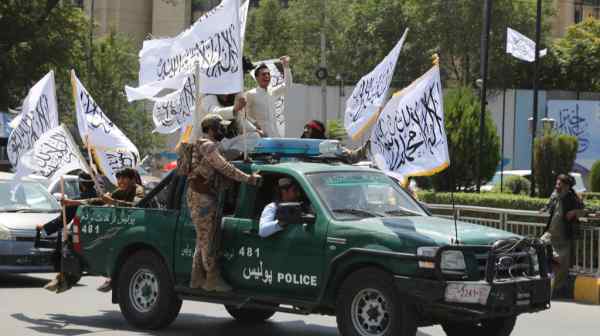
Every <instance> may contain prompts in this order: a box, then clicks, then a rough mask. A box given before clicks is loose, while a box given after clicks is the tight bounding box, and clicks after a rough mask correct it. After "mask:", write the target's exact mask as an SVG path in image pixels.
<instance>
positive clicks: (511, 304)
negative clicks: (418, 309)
mask: <svg viewBox="0 0 600 336" xmlns="http://www.w3.org/2000/svg"><path fill="white" fill-rule="evenodd" d="M394 282H395V285H396V288H397V290H398V291H399V292H400V293H403V294H405V295H407V296H409V297H413V298H416V299H417V300H418V301H419V303H420V304H421V306H422V307H423V310H424V312H427V313H429V314H431V315H433V316H436V317H437V319H451V320H455V321H456V320H467V321H468V320H480V319H487V318H493V317H499V316H511V315H518V314H521V313H534V312H538V311H542V310H545V309H548V308H550V293H551V290H550V279H548V278H541V277H536V278H519V279H510V280H503V281H495V282H493V283H491V284H490V283H487V282H485V281H477V282H473V281H464V282H457V281H453V282H446V281H439V280H428V279H414V278H408V277H403V276H395V277H394ZM450 283H453V284H457V283H463V284H465V285H473V284H484V285H489V286H490V292H489V295H488V297H487V300H486V302H485V304H478V303H458V302H448V301H447V300H446V297H445V293H446V287H447V286H448V284H450Z"/></svg>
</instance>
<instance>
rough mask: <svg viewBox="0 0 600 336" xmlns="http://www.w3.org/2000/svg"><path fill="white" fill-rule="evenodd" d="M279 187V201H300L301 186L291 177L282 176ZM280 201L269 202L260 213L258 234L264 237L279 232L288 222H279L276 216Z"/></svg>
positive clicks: (278, 182) (278, 183)
mask: <svg viewBox="0 0 600 336" xmlns="http://www.w3.org/2000/svg"><path fill="white" fill-rule="evenodd" d="M277 186H278V188H279V202H299V201H300V197H301V194H300V187H298V185H297V184H296V183H294V181H293V180H292V179H291V178H289V177H283V178H280V179H279V180H278V181H277ZM279 202H272V203H269V204H267V206H265V208H264V209H263V211H262V213H261V215H260V222H259V224H258V235H259V236H261V237H262V238H265V237H268V236H270V235H272V234H274V233H276V232H279V231H281V230H283V229H284V228H285V226H286V225H287V223H283V222H279V220H277V219H276V218H275V215H276V214H277V206H278V204H279Z"/></svg>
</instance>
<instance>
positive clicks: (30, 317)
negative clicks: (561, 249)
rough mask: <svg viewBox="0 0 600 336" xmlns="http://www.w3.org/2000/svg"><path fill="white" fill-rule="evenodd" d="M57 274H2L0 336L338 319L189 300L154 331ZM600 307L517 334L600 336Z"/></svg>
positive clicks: (176, 330) (318, 332)
mask: <svg viewBox="0 0 600 336" xmlns="http://www.w3.org/2000/svg"><path fill="white" fill-rule="evenodd" d="M53 276H54V274H26V275H7V274H0V335H6V336H8V335H66V336H71V335H199V334H201V335H203V336H217V335H219V336H228V335H231V336H233V335H242V334H244V335H261V336H271V335H273V336H275V335H277V336H281V335H294V336H309V335H310V336H333V335H337V334H338V331H337V328H336V324H335V318H334V317H329V316H319V315H309V316H301V315H291V314H284V313H277V314H276V315H275V316H274V317H273V318H271V319H270V320H269V321H268V322H267V323H263V324H259V325H254V326H244V325H240V324H238V323H236V322H235V321H234V320H233V319H232V318H230V317H229V315H228V314H227V312H226V311H225V309H224V308H223V307H222V306H220V305H214V304H205V303H199V302H191V301H186V302H184V304H183V307H182V309H181V312H180V313H179V317H178V318H177V319H176V320H175V322H174V323H173V324H171V326H169V327H167V328H166V329H164V330H160V331H154V332H141V331H136V330H134V329H133V328H131V327H130V326H129V325H128V324H127V322H126V321H125V319H124V318H123V317H122V316H121V313H120V311H119V306H118V305H113V304H112V303H111V302H110V294H108V293H106V294H105V293H100V292H97V291H96V287H97V286H98V285H100V284H101V283H102V279H101V278H96V277H89V278H84V279H82V281H81V284H80V285H78V286H76V287H74V288H73V289H71V290H70V291H68V292H66V293H63V294H54V293H50V292H48V291H45V290H44V289H42V288H41V287H42V286H43V285H44V284H45V283H46V282H47V281H48V280H50V279H52V277H53ZM599 317H600V306H591V305H584V304H578V303H573V302H567V301H562V302H561V301H553V305H552V309H550V310H549V311H546V312H542V313H538V314H531V315H522V316H521V317H520V318H519V320H518V321H517V326H516V328H515V331H514V332H513V334H512V335H515V336H536V335H540V336H541V335H543V336H549V335H560V336H567V335H568V336H584V335H585V336H588V335H597V334H598V333H599V332H600V320H599ZM417 335H418V336H441V335H444V332H443V331H442V329H441V328H440V327H437V326H436V327H428V328H421V329H419V333H418V334H417Z"/></svg>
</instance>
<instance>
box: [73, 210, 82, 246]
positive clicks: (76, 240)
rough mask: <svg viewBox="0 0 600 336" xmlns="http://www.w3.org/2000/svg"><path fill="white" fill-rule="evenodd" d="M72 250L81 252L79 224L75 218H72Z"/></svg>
mask: <svg viewBox="0 0 600 336" xmlns="http://www.w3.org/2000/svg"><path fill="white" fill-rule="evenodd" d="M73 250H74V251H75V252H81V223H80V222H79V217H77V216H75V217H74V218H73Z"/></svg>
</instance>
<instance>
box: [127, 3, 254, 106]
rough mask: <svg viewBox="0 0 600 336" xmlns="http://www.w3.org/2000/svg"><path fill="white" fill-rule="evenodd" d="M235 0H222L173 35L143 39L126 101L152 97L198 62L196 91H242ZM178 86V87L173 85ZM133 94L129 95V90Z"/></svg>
mask: <svg viewBox="0 0 600 336" xmlns="http://www.w3.org/2000/svg"><path fill="white" fill-rule="evenodd" d="M239 10H240V6H239V0H223V1H222V2H221V4H219V5H218V6H217V7H215V8H214V9H212V10H211V11H209V12H208V13H206V14H204V15H203V16H202V17H200V18H199V19H198V21H196V23H194V24H193V25H192V27H190V28H189V29H187V30H185V31H183V32H182V33H180V34H179V35H177V37H174V38H167V39H160V40H150V41H145V42H144V46H143V48H142V50H141V51H140V78H139V81H140V87H138V88H137V89H133V91H132V89H131V88H126V93H127V95H128V99H129V101H131V100H133V98H135V97H139V96H140V95H143V96H145V97H146V98H150V97H153V96H154V95H156V94H157V93H158V92H157V91H156V89H157V87H159V88H171V89H173V87H172V83H171V82H165V83H164V84H165V85H161V82H162V81H165V80H169V79H173V78H181V79H183V78H184V77H185V76H187V75H188V74H192V73H193V72H194V67H195V65H194V64H195V63H196V62H198V63H199V65H200V69H201V71H200V77H201V79H200V91H201V92H203V93H212V94H228V93H235V92H241V91H242V90H243V71H242V49H241V47H242V46H241V42H240V36H241V30H240V17H239V14H238V13H239ZM177 89H178V88H177ZM134 92H136V94H134V95H131V96H130V93H132V94H133V93H134Z"/></svg>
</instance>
